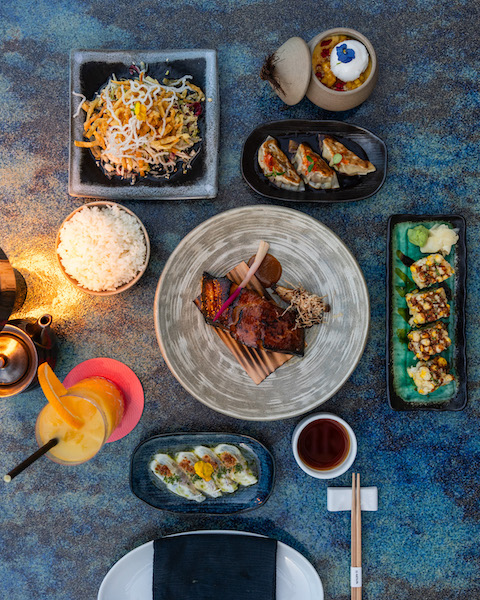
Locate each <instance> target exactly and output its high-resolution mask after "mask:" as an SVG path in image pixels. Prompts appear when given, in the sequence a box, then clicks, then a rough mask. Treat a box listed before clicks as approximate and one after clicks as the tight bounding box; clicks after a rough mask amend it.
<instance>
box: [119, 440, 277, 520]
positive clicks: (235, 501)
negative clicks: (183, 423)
mask: <svg viewBox="0 0 480 600" xmlns="http://www.w3.org/2000/svg"><path fill="white" fill-rule="evenodd" d="M222 443H225V444H233V445H234V446H237V447H238V448H239V449H240V450H241V452H242V454H243V455H244V457H245V459H246V460H247V463H248V464H249V466H250V467H251V469H252V471H253V473H254V474H255V475H256V476H257V479H258V482H257V483H256V484H254V485H251V486H248V487H244V486H239V487H238V489H237V491H236V492H233V494H223V495H222V496H220V497H219V498H206V500H204V501H203V502H198V503H197V502H195V501H194V500H187V499H186V498H182V497H181V496H177V495H176V494H174V493H173V492H171V491H170V490H168V489H167V488H166V486H165V485H164V484H163V483H162V482H161V481H160V480H159V479H157V478H156V477H155V476H154V475H153V473H151V471H150V469H149V468H148V465H149V463H150V460H151V459H152V457H153V455H154V454H157V453H158V452H163V453H165V454H169V455H170V456H172V457H173V455H174V454H175V453H176V452H182V451H185V452H188V451H190V450H192V448H193V447H194V446H198V445H202V446H208V447H212V448H213V447H215V446H217V445H218V444H222ZM274 479H275V465H274V462H273V456H272V455H271V454H270V452H269V451H268V450H267V449H266V448H265V446H263V445H262V444H261V443H260V442H258V441H257V440H255V439H253V438H251V437H248V436H246V435H239V434H233V433H173V434H168V433H167V434H163V435H156V436H154V437H151V438H149V439H148V440H146V441H145V442H142V443H141V444H140V445H139V446H137V448H136V449H135V450H134V452H133V454H132V460H131V463H130V487H131V489H132V492H133V493H134V494H135V496H137V497H138V498H140V500H143V501H144V502H146V503H147V504H150V506H153V507H154V508H159V509H161V510H168V511H170V512H177V513H206V514H231V513H237V512H242V511H245V510H250V509H253V508H258V507H259V506H261V505H262V504H263V503H264V502H266V501H267V499H268V497H269V496H270V493H271V491H272V488H273V482H274Z"/></svg>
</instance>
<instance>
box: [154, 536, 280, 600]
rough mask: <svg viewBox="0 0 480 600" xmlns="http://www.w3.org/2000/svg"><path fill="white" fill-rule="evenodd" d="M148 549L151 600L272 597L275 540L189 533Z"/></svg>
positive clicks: (260, 599)
mask: <svg viewBox="0 0 480 600" xmlns="http://www.w3.org/2000/svg"><path fill="white" fill-rule="evenodd" d="M153 548H154V555H153V600H214V599H215V598H224V599H225V600H275V588H276V574H277V563H276V554H277V542H276V540H272V539H269V538H262V537H256V536H250V535H235V534H231V533H219V534H216V533H211V534H209V533H195V534H191V535H181V536H175V537H168V538H160V539H158V540H155V541H154V542H153Z"/></svg>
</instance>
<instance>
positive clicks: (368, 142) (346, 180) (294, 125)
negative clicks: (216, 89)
mask: <svg viewBox="0 0 480 600" xmlns="http://www.w3.org/2000/svg"><path fill="white" fill-rule="evenodd" d="M269 135H271V136H272V137H274V138H275V139H276V140H277V141H278V143H279V145H280V148H281V149H282V150H283V151H284V152H285V154H286V155H287V156H288V158H289V159H292V154H291V153H289V152H288V143H289V141H290V140H294V141H295V142H297V143H299V144H300V143H302V142H306V143H308V144H309V145H310V147H311V148H312V149H313V150H314V151H315V152H317V153H318V154H320V156H321V154H322V151H321V146H320V145H319V141H318V136H319V135H329V136H331V137H333V138H335V139H336V140H337V141H339V142H340V143H342V144H343V145H344V146H346V147H347V148H348V149H349V150H351V151H352V152H355V154H357V156H359V157H360V158H363V159H364V160H366V159H368V160H369V161H370V162H371V163H373V164H374V165H375V167H376V168H377V170H376V171H375V172H374V173H368V174H367V175H355V176H353V177H349V176H347V175H342V174H340V173H338V174H337V175H338V183H339V184H340V187H339V189H336V190H315V189H313V188H310V187H309V186H308V185H306V186H305V191H304V192H291V191H287V190H282V189H281V188H278V187H277V186H275V185H274V184H273V183H272V182H270V181H269V180H268V178H267V177H265V175H264V174H263V173H262V170H261V168H260V167H259V165H258V158H257V157H258V149H259V147H260V146H261V145H262V144H263V142H264V141H265V139H266V138H267V137H268V136H269ZM386 173H387V147H386V146H385V143H384V142H383V141H382V140H381V139H380V138H379V137H377V136H376V135H375V134H373V133H372V132H371V131H368V130H367V129H363V128H362V127H357V126H356V125H350V124H349V123H343V122H341V121H304V120H300V119H298V120H297V119H290V120H285V121H273V122H271V123H264V124H263V125H260V126H259V127H257V128H256V129H254V130H253V131H252V133H251V134H250V135H249V136H248V138H247V140H246V142H245V144H244V146H243V153H242V174H243V177H244V179H245V181H246V182H247V183H248V185H249V186H250V187H251V188H252V189H253V190H254V191H255V192H257V193H259V194H261V195H262V196H265V197H267V198H273V199H274V200H285V201H287V202H353V201H354V200H363V199H365V198H368V197H369V196H372V195H373V194H375V193H376V192H378V190H379V189H380V188H381V187H382V185H383V182H384V181H385V176H386Z"/></svg>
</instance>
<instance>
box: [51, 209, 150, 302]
mask: <svg viewBox="0 0 480 600" xmlns="http://www.w3.org/2000/svg"><path fill="white" fill-rule="evenodd" d="M57 252H58V255H59V257H60V260H61V262H62V265H63V267H64V268H65V271H66V272H67V273H68V274H69V275H70V277H73V278H74V279H75V280H76V281H78V283H79V284H80V285H81V286H82V287H84V288H87V289H88V290H91V291H92V292H101V291H113V290H115V289H117V288H118V287H120V286H121V285H123V284H125V283H128V282H129V281H131V280H132V279H133V278H134V277H135V275H137V273H138V272H139V271H140V270H141V269H142V267H143V266H144V264H145V260H146V255H147V246H146V243H145V236H144V234H143V231H142V229H141V227H140V223H139V221H138V219H136V218H135V217H133V216H132V215H130V214H129V213H127V212H125V211H124V210H122V209H121V208H120V207H119V206H117V205H113V206H105V207H98V206H85V207H84V208H82V210H79V211H78V212H77V213H75V214H74V215H73V217H72V218H71V219H69V220H68V221H66V222H65V223H64V224H63V226H62V228H61V229H60V233H59V244H58V248H57Z"/></svg>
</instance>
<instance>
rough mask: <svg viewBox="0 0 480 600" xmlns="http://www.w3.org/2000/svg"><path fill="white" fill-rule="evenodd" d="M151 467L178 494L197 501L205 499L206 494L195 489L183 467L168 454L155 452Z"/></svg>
mask: <svg viewBox="0 0 480 600" xmlns="http://www.w3.org/2000/svg"><path fill="white" fill-rule="evenodd" d="M149 467H150V470H151V471H152V473H153V474H154V475H155V476H156V477H158V479H160V480H161V481H163V483H164V484H165V485H166V486H167V488H168V489H169V490H170V491H171V492H173V493H174V494H177V496H182V497H183V498H186V499H187V500H195V502H203V501H204V500H205V496H204V495H203V494H201V493H200V492H199V491H198V490H197V489H195V487H194V486H193V485H192V484H191V483H190V481H189V480H188V479H187V476H186V475H185V473H184V472H183V471H182V469H181V468H180V467H179V466H178V465H177V463H176V462H175V461H174V460H173V458H170V456H168V455H167V454H155V456H154V457H153V458H152V460H151V461H150V464H149Z"/></svg>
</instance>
